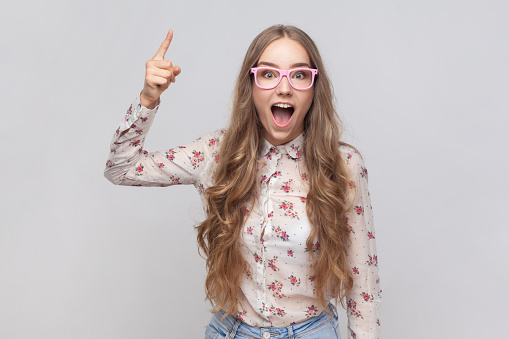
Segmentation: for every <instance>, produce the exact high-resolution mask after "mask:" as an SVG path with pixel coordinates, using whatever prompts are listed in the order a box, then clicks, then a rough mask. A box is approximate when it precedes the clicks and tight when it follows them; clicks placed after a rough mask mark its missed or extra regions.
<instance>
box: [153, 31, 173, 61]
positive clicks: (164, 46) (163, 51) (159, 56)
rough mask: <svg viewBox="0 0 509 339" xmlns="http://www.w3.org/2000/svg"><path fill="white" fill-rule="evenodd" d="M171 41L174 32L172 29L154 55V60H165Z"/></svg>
mask: <svg viewBox="0 0 509 339" xmlns="http://www.w3.org/2000/svg"><path fill="white" fill-rule="evenodd" d="M171 39H173V31H172V30H171V29H170V30H169V31H168V34H167V35H166V39H164V41H163V43H162V44H161V46H160V47H159V50H158V51H157V53H156V54H155V55H154V57H153V58H152V59H154V60H163V59H164V55H165V54H166V51H167V50H168V47H170V43H171Z"/></svg>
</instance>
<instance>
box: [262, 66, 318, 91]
mask: <svg viewBox="0 0 509 339" xmlns="http://www.w3.org/2000/svg"><path fill="white" fill-rule="evenodd" d="M255 75H256V82H257V83H258V85H259V86H260V87H266V88H272V87H276V85H277V84H278V82H279V80H280V78H281V74H280V73H279V72H278V71H277V70H274V69H270V68H260V69H258V70H257V71H256V74H255ZM288 81H290V83H291V84H292V86H293V87H295V88H299V89H301V88H302V89H304V88H308V87H309V86H311V83H312V81H313V73H312V72H311V71H309V70H305V69H298V70H294V71H293V72H290V76H289V77H288Z"/></svg>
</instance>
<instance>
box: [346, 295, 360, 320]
mask: <svg viewBox="0 0 509 339" xmlns="http://www.w3.org/2000/svg"><path fill="white" fill-rule="evenodd" d="M346 304H347V308H348V310H349V311H350V315H353V316H355V317H357V318H361V319H364V318H363V317H362V314H361V312H360V311H358V310H357V302H356V301H355V300H353V299H348V302H347V303H346Z"/></svg>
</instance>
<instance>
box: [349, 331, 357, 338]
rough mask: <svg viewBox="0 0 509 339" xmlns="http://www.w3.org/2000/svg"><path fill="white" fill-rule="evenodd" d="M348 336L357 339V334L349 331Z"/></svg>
mask: <svg viewBox="0 0 509 339" xmlns="http://www.w3.org/2000/svg"><path fill="white" fill-rule="evenodd" d="M350 336H351V337H352V338H353V339H357V334H355V332H354V331H352V330H350Z"/></svg>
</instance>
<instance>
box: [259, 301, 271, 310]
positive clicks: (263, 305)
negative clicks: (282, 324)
mask: <svg viewBox="0 0 509 339" xmlns="http://www.w3.org/2000/svg"><path fill="white" fill-rule="evenodd" d="M258 310H259V311H260V312H262V313H263V312H265V311H268V310H269V308H268V307H267V305H265V303H264V302H263V301H262V307H260V308H259V309H258Z"/></svg>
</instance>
